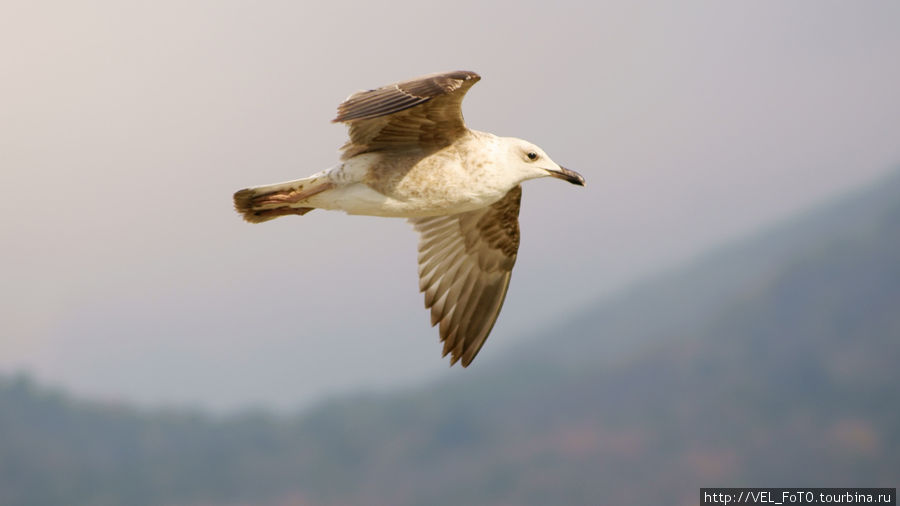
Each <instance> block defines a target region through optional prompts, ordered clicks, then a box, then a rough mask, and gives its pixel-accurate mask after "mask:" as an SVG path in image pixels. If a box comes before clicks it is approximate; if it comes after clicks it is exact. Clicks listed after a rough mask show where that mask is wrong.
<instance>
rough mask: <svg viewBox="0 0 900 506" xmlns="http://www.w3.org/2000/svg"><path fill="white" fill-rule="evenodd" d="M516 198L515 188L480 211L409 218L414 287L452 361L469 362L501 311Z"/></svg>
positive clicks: (514, 237) (514, 241)
mask: <svg viewBox="0 0 900 506" xmlns="http://www.w3.org/2000/svg"><path fill="white" fill-rule="evenodd" d="M521 199H522V187H521V186H516V187H515V188H513V189H512V190H510V191H509V193H507V194H506V196H504V197H503V198H502V199H500V200H499V201H497V202H496V203H495V204H493V205H491V206H489V207H486V208H484V209H479V210H476V211H470V212H467V213H460V214H454V215H450V216H433V217H428V218H413V219H410V222H411V223H412V224H413V226H414V227H415V229H416V230H417V231H418V232H419V234H420V239H419V289H420V290H421V291H422V292H424V293H425V307H426V308H429V309H431V324H432V325H438V324H440V325H439V327H438V328H439V331H440V335H441V341H443V343H444V351H443V354H444V355H447V354H448V353H449V354H450V363H451V365H452V364H455V363H456V362H457V361H461V362H462V365H463V367H466V366H468V365H469V364H470V363H471V362H472V359H474V358H475V355H477V354H478V351H479V350H480V349H481V347H482V346H483V345H484V341H485V339H487V336H488V334H489V333H490V332H491V329H492V328H493V327H494V323H495V322H496V321H497V315H499V314H500V309H501V307H502V306H503V300H504V299H505V298H506V290H507V288H508V287H509V279H510V276H511V274H512V268H513V265H515V263H516V254H517V253H518V250H519V205H520V202H521Z"/></svg>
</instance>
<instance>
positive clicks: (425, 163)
mask: <svg viewBox="0 0 900 506" xmlns="http://www.w3.org/2000/svg"><path fill="white" fill-rule="evenodd" d="M479 79H480V77H479V76H478V74H476V73H474V72H468V71H454V72H443V73H439V74H430V75H427V76H422V77H419V78H416V79H411V80H408V81H402V82H399V83H395V84H391V85H388V86H383V87H381V88H377V89H373V90H368V91H361V92H358V93H354V94H353V95H351V96H350V97H349V98H347V100H345V101H344V102H343V103H342V104H341V105H340V106H338V114H337V117H336V118H335V119H334V121H335V122H338V123H344V124H346V125H347V127H348V130H349V140H348V141H347V143H346V144H345V145H344V146H343V147H342V148H341V151H342V153H341V162H340V163H339V164H337V165H335V166H334V167H331V168H329V169H326V170H323V171H321V172H318V173H315V174H313V175H311V176H309V177H306V178H303V179H297V180H294V181H287V182H284V183H277V184H271V185H265V186H257V187H254V188H247V189H244V190H240V191H238V192H237V193H235V195H234V203H235V209H237V211H238V212H239V213H241V214H242V215H243V216H244V219H245V220H247V221H250V222H253V223H258V222H262V221H268V220H271V219H273V218H277V217H280V216H286V215H291V214H294V215H303V214H306V213H307V212H309V211H311V210H313V209H334V210H342V211H345V212H347V213H349V214H361V215H369V216H386V217H403V218H408V219H409V220H410V222H411V223H412V224H413V226H414V227H415V229H416V230H417V231H418V232H419V233H420V240H419V288H420V290H421V291H422V292H424V294H425V307H426V308H428V309H430V311H431V324H432V325H438V326H439V331H440V337H441V341H443V343H444V355H445V356H446V355H448V354H449V355H450V363H451V364H454V363H456V362H461V363H462V365H463V367H465V366H468V365H469V364H470V363H471V362H472V360H473V359H474V358H475V355H477V354H478V351H479V350H480V349H481V347H482V346H483V345H484V342H485V340H486V339H487V337H488V335H489V334H490V332H491V329H492V328H493V327H494V323H495V322H496V321H497V317H498V315H499V314H500V308H501V307H502V306H503V300H504V299H505V297H506V291H507V289H508V288H509V280H510V276H511V274H512V269H513V266H514V265H515V263H516V255H517V254H518V250H519V220H518V217H519V205H520V202H521V197H522V187H521V186H520V184H521V183H522V182H523V181H526V180H529V179H535V178H542V177H554V178H559V179H562V180H565V181H568V182H570V183H572V184H577V185H580V186H583V185H584V178H583V177H581V175H580V174H578V173H576V172H574V171H571V170H568V169H566V168H564V167H560V166H559V165H558V164H556V162H554V161H553V160H551V159H550V157H549V156H547V154H546V153H545V152H544V151H543V150H542V149H541V148H539V147H537V146H536V145H534V144H532V143H530V142H527V141H524V140H522V139H516V138H514V137H498V136H496V135H493V134H490V133H486V132H478V131H475V130H470V129H468V128H467V127H466V125H465V123H464V122H463V115H462V109H461V104H462V100H463V97H464V96H465V94H466V92H467V91H468V90H469V88H471V87H472V85H473V84H475V83H476V82H478V80H479Z"/></svg>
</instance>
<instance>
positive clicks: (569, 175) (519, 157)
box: [503, 137, 584, 186]
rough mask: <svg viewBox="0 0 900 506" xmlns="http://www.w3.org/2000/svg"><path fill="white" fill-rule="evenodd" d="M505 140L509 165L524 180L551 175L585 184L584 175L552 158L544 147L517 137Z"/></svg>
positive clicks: (581, 184) (574, 182) (580, 184)
mask: <svg viewBox="0 0 900 506" xmlns="http://www.w3.org/2000/svg"><path fill="white" fill-rule="evenodd" d="M503 140H504V141H505V142H504V144H505V145H506V148H507V156H508V159H509V165H510V166H511V168H513V169H514V170H515V171H516V172H517V174H518V175H519V176H520V177H521V180H522V181H525V180H526V179H536V178H539V177H548V176H549V177H555V178H558V179H563V180H565V181H568V182H570V183H572V184H577V185H578V186H584V177H582V176H581V174H579V173H577V172H575V171H574V170H569V169H567V168H565V167H561V166H560V165H559V164H557V163H556V162H554V161H553V160H551V159H550V157H549V156H547V153H544V150H543V149H541V148H539V147H537V146H535V145H534V144H532V143H530V142H528V141H524V140H522V139H516V138H515V137H506V138H504V139H503Z"/></svg>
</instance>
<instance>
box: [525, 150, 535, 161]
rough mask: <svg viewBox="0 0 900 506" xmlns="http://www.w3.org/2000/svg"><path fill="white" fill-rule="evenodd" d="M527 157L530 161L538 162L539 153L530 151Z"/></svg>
mask: <svg viewBox="0 0 900 506" xmlns="http://www.w3.org/2000/svg"><path fill="white" fill-rule="evenodd" d="M527 156H528V159H529V160H537V153H535V152H534V151H529V152H528V155H527Z"/></svg>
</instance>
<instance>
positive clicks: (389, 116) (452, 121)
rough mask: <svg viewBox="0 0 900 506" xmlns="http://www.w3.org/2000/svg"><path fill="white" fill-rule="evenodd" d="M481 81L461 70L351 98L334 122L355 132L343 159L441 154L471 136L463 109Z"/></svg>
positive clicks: (476, 76) (345, 149) (344, 104)
mask: <svg viewBox="0 0 900 506" xmlns="http://www.w3.org/2000/svg"><path fill="white" fill-rule="evenodd" d="M479 79H481V77H480V76H479V75H478V74H476V73H475V72H469V71H465V70H457V71H454V72H443V73H439V74H429V75H427V76H422V77H418V78H416V79H412V80H409V81H403V82H399V83H395V84H391V85H388V86H383V87H381V88H378V89H375V90H368V91H360V92H358V93H354V94H353V95H350V97H349V98H347V100H345V101H344V103H342V104H341V105H339V106H338V115H337V117H336V118H334V120H333V121H334V122H340V123H348V124H349V127H350V132H349V134H350V140H349V141H348V142H347V143H346V144H345V145H344V146H343V147H342V148H341V151H342V152H343V154H342V156H341V158H342V159H344V160H346V159H347V158H350V157H353V156H355V155H358V154H360V153H365V152H369V151H377V150H380V149H396V148H401V147H411V146H421V147H423V148H425V149H439V148H441V147H443V146H446V145H448V144H450V143H452V142H453V141H454V140H455V139H456V138H457V137H459V136H461V135H462V134H463V133H465V132H466V125H465V123H464V122H463V117H462V110H461V109H460V106H461V104H462V99H463V97H464V96H465V94H466V91H468V90H469V88H471V87H472V85H473V84H475V83H476V82H478V80H479Z"/></svg>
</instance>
